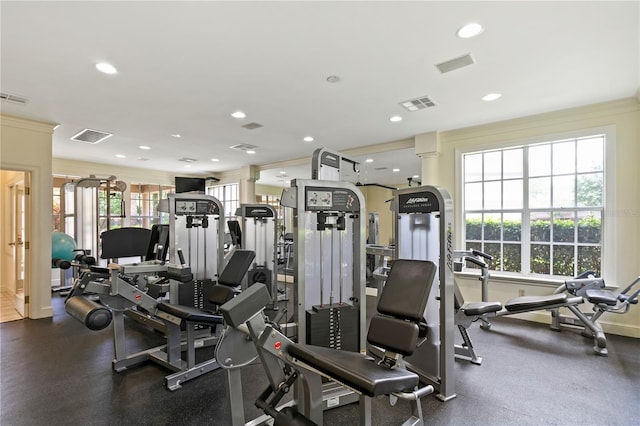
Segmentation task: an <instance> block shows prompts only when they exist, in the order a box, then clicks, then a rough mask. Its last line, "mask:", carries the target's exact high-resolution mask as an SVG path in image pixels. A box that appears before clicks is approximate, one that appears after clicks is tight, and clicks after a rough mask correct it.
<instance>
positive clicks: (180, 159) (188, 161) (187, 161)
mask: <svg viewBox="0 0 640 426" xmlns="http://www.w3.org/2000/svg"><path fill="white" fill-rule="evenodd" d="M178 161H182V162H183V163H187V164H191V163H195V162H196V161H198V160H196V159H195V158H189V157H182V158H178Z"/></svg>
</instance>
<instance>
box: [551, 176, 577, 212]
mask: <svg viewBox="0 0 640 426" xmlns="http://www.w3.org/2000/svg"><path fill="white" fill-rule="evenodd" d="M575 182H576V179H575V177H574V175H570V176H555V177H554V178H553V207H574V206H575V202H576V197H575Z"/></svg>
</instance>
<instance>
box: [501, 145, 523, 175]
mask: <svg viewBox="0 0 640 426" xmlns="http://www.w3.org/2000/svg"><path fill="white" fill-rule="evenodd" d="M502 167H503V176H502V177H503V178H504V179H512V178H521V177H522V176H523V173H522V148H518V149H508V150H506V151H504V152H503V153H502Z"/></svg>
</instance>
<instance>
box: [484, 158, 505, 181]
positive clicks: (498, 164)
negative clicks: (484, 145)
mask: <svg viewBox="0 0 640 426" xmlns="http://www.w3.org/2000/svg"><path fill="white" fill-rule="evenodd" d="M501 177H502V152H500V151H496V152H486V153H485V154H484V180H493V179H500V178H501Z"/></svg>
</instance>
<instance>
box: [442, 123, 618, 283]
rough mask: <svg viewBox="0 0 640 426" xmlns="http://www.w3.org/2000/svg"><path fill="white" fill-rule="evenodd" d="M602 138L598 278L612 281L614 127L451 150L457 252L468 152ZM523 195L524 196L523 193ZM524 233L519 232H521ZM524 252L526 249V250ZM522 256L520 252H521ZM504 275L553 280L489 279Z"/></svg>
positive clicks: (463, 241)
mask: <svg viewBox="0 0 640 426" xmlns="http://www.w3.org/2000/svg"><path fill="white" fill-rule="evenodd" d="M598 134H601V135H604V137H605V146H604V196H603V207H604V210H603V215H602V221H603V227H602V250H601V256H602V260H601V271H602V276H603V277H604V276H606V277H607V278H608V279H610V280H612V281H613V282H616V280H615V279H616V272H615V259H616V257H617V249H616V243H615V235H616V222H617V221H616V218H615V216H616V214H615V212H616V206H617V204H616V197H617V195H616V165H615V158H616V131H615V126H603V127H595V128H587V129H580V130H575V131H567V132H562V133H550V134H543V135H538V136H535V137H531V138H524V139H512V140H509V141H505V142H499V143H495V144H483V145H468V146H465V147H459V148H456V149H455V188H456V192H455V194H456V195H455V197H454V203H455V206H454V211H455V226H456V230H457V232H456V237H455V239H456V245H457V247H459V248H460V249H465V244H466V235H465V233H466V226H465V215H464V212H465V209H464V199H465V196H464V183H465V182H464V170H463V157H464V155H465V154H468V153H475V152H483V151H490V150H496V149H506V148H515V147H518V146H525V145H536V144H542V143H552V142H555V141H560V140H564V139H578V138H584V137H588V136H592V135H598ZM523 196H526V194H523ZM524 232H525V230H524V229H523V233H524ZM527 252H528V250H527ZM523 256H524V250H523ZM501 275H502V276H505V277H508V278H514V277H515V278H517V277H522V278H524V279H532V278H542V279H545V277H548V279H549V280H552V281H556V280H557V279H554V276H551V275H548V276H545V275H539V274H530V273H528V272H525V271H523V272H520V273H515V272H504V271H497V272H492V276H497V277H499V276H501ZM555 278H557V277H555Z"/></svg>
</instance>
